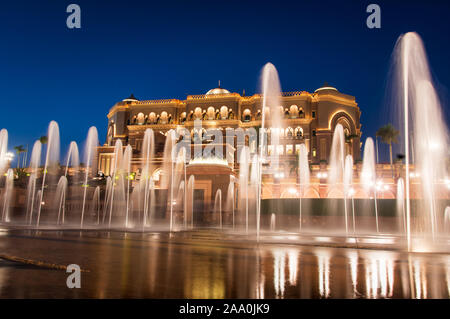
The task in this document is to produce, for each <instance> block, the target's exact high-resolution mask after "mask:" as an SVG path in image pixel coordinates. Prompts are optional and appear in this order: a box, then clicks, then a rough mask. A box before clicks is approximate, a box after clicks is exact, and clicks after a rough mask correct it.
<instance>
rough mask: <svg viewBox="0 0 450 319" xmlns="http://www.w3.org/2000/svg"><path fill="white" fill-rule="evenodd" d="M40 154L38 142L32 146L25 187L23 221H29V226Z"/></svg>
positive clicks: (40, 147)
mask: <svg viewBox="0 0 450 319" xmlns="http://www.w3.org/2000/svg"><path fill="white" fill-rule="evenodd" d="M41 153H42V144H41V142H40V141H39V140H38V141H36V142H35V143H34V145H33V149H32V151H31V158H30V166H29V170H30V179H29V180H28V187H27V211H26V215H25V220H26V221H29V224H31V223H32V220H33V210H34V207H35V205H34V204H35V196H36V179H37V174H38V168H39V166H40V163H41Z"/></svg>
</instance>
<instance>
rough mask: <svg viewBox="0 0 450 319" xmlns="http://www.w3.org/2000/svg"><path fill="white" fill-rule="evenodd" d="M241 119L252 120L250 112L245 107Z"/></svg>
mask: <svg viewBox="0 0 450 319" xmlns="http://www.w3.org/2000/svg"><path fill="white" fill-rule="evenodd" d="M242 120H243V121H244V122H250V121H251V120H252V112H251V111H250V110H249V109H245V110H244V112H243V113H242Z"/></svg>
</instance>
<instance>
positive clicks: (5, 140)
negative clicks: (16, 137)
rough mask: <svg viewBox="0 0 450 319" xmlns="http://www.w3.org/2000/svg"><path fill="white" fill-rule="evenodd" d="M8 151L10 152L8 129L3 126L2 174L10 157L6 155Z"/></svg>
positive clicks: (0, 144) (0, 134)
mask: <svg viewBox="0 0 450 319" xmlns="http://www.w3.org/2000/svg"><path fill="white" fill-rule="evenodd" d="M7 153H8V131H7V130H6V129H4V128H3V129H2V130H1V131H0V173H2V174H3V172H4V170H5V168H6V167H7V165H8V158H7V156H6V154H7Z"/></svg>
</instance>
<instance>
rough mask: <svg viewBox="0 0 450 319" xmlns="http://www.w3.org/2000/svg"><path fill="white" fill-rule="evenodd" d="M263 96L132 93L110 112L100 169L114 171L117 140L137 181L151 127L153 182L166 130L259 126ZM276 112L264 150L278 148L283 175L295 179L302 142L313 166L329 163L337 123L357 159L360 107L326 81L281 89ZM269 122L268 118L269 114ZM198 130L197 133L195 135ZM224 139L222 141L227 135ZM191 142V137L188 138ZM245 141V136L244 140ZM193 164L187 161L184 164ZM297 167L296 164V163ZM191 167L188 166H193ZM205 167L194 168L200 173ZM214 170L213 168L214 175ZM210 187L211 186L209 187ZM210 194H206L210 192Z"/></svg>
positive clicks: (232, 169)
mask: <svg viewBox="0 0 450 319" xmlns="http://www.w3.org/2000/svg"><path fill="white" fill-rule="evenodd" d="M262 100H263V98H262V96H261V95H260V94H255V95H252V96H245V94H243V95H240V94H238V93H231V92H229V91H228V90H226V89H224V88H221V87H220V84H219V87H218V88H215V89H212V90H209V91H208V92H207V93H206V94H202V95H189V96H188V97H187V98H186V100H178V99H164V100H138V99H137V98H136V97H134V96H133V95H131V96H130V97H129V98H126V99H124V100H123V101H121V102H118V103H116V104H115V105H114V106H113V107H112V108H111V110H110V112H109V114H108V131H107V141H106V143H105V144H104V145H103V146H102V147H100V149H99V158H98V160H99V162H98V165H99V166H98V169H99V171H102V172H103V173H104V174H105V175H110V174H111V173H112V171H113V169H114V165H113V162H114V145H115V143H116V141H117V140H118V139H120V140H122V143H123V145H124V146H126V145H128V144H130V145H131V147H132V148H133V159H132V163H131V166H132V171H133V172H135V173H136V179H139V176H140V172H141V170H142V164H143V159H142V156H141V151H142V143H143V139H144V132H145V131H146V129H148V128H151V129H152V130H153V132H154V137H155V156H154V161H153V162H154V163H153V164H154V166H153V167H154V168H155V172H154V180H155V181H158V179H159V177H158V175H159V174H160V172H161V168H162V166H163V165H162V164H163V152H164V144H165V140H166V136H167V132H168V131H169V130H171V129H174V130H177V129H178V130H179V129H180V128H185V129H187V130H189V132H191V136H193V137H194V136H203V134H204V133H205V131H206V130H207V129H209V128H214V129H221V130H224V133H225V130H226V129H227V128H232V129H237V128H241V129H242V130H244V131H245V130H248V129H249V128H255V129H258V128H259V127H261V118H262V116H261V107H262ZM280 100H281V102H280V104H281V105H280V113H281V117H282V123H283V124H282V125H283V128H281V130H280V131H281V132H280V139H279V144H278V145H270V143H269V146H268V153H269V154H270V153H271V152H272V151H273V148H274V147H276V148H277V152H278V153H279V154H280V161H279V162H280V169H281V171H282V173H283V177H285V179H289V178H293V179H294V180H295V175H296V170H295V169H292V168H293V167H295V162H296V161H297V158H298V156H296V154H298V152H299V148H300V145H301V144H302V143H304V144H305V146H306V149H307V150H308V158H309V161H310V164H312V167H313V169H314V167H316V169H318V168H319V167H320V166H323V165H326V163H328V162H329V155H330V150H331V145H332V136H333V132H334V129H335V127H336V125H337V124H341V125H342V126H343V128H344V133H345V135H346V143H345V146H346V150H345V151H346V153H347V154H351V155H352V156H353V158H354V159H355V160H359V159H360V151H361V149H360V148H361V145H360V136H361V124H360V115H361V112H360V109H359V107H358V104H357V103H356V101H355V97H354V96H351V95H347V94H343V93H340V92H339V91H338V90H337V89H336V88H334V87H331V86H329V85H327V84H325V85H324V86H323V87H321V88H319V89H317V90H316V91H315V92H314V93H308V92H305V91H296V92H283V93H282V94H281V99H280ZM195 120H201V127H202V128H201V130H202V132H196V128H195V127H194V121H195ZM269 121H270V117H269ZM196 134H198V135H196ZM223 136H224V141H225V134H223ZM192 140H194V139H192ZM236 143H238V141H237V139H235V142H234V143H233V144H234V145H228V144H227V145H226V150H227V152H231V153H234V154H232V155H233V156H231V158H232V160H231V161H230V160H229V159H228V161H229V163H228V165H227V166H228V167H227V169H228V170H229V171H227V172H224V173H225V174H228V175H236V171H238V168H239V165H238V163H237V160H236V158H237V155H236V154H235V153H236V152H237V149H238V147H237V146H238V145H236ZM244 143H248V139H247V140H246V141H244ZM249 148H250V151H251V152H256V149H257V147H256V146H255V145H249ZM189 166H191V165H188V167H189ZM297 167H298V166H297ZM192 169H193V168H191V170H192ZM199 172H200V173H201V172H205V168H204V167H203V168H202V169H198V172H195V175H196V177H195V178H196V187H197V185H198V183H197V179H198V177H197V175H198V173H199ZM217 172H218V170H214V173H217ZM210 191H214V190H210ZM208 193H209V192H208Z"/></svg>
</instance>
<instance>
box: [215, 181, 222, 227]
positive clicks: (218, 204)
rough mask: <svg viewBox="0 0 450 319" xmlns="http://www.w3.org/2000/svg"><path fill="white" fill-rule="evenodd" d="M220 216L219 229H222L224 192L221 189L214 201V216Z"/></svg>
mask: <svg viewBox="0 0 450 319" xmlns="http://www.w3.org/2000/svg"><path fill="white" fill-rule="evenodd" d="M217 215H218V216H219V227H220V229H222V225H223V221H222V191H221V190H220V189H218V190H217V192H216V197H215V200H214V216H217Z"/></svg>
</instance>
